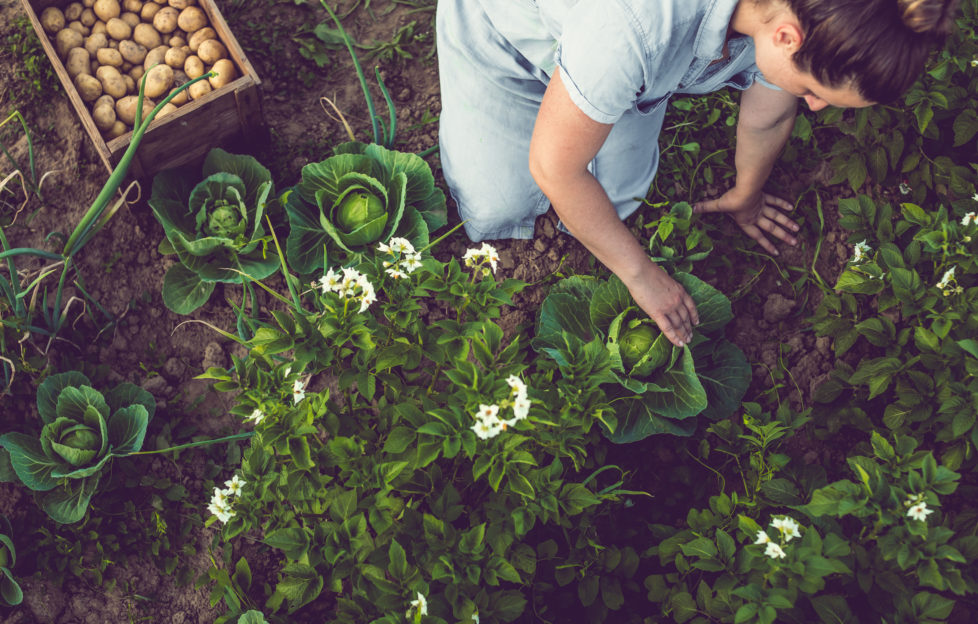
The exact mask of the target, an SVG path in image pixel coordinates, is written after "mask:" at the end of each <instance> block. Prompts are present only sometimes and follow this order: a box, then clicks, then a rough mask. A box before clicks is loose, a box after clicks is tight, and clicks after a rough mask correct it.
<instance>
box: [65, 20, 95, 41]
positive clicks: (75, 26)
mask: <svg viewBox="0 0 978 624" xmlns="http://www.w3.org/2000/svg"><path fill="white" fill-rule="evenodd" d="M68 28H70V29H71V30H74V31H75V32H77V33H81V35H82V37H87V36H88V35H89V34H90V33H91V32H92V29H91V28H89V27H88V26H86V25H84V24H82V23H81V22H71V23H70V24H68Z"/></svg>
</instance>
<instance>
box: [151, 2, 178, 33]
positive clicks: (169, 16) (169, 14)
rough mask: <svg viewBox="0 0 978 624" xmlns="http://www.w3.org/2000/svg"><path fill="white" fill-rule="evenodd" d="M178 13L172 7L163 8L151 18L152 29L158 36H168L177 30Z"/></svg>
mask: <svg viewBox="0 0 978 624" xmlns="http://www.w3.org/2000/svg"><path fill="white" fill-rule="evenodd" d="M179 16H180V12H179V11H177V10H176V9H174V8H173V7H163V8H162V9H160V10H159V11H157V12H156V15H154V16H153V28H155V29H156V30H158V31H160V34H163V35H168V34H170V33H171V32H173V31H174V30H176V29H177V17H179Z"/></svg>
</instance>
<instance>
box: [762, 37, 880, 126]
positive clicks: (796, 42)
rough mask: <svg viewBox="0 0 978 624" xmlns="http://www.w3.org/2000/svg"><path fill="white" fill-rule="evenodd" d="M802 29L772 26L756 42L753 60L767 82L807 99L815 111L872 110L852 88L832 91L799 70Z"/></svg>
mask: <svg viewBox="0 0 978 624" xmlns="http://www.w3.org/2000/svg"><path fill="white" fill-rule="evenodd" d="M802 38H803V36H802V34H801V29H800V28H799V27H798V26H797V24H796V23H792V22H791V21H787V20H786V21H781V22H770V26H769V27H768V28H766V29H764V30H763V31H762V32H758V33H757V34H756V35H755V36H753V39H754V59H755V61H756V62H757V67H758V69H760V70H761V72H762V73H763V74H764V78H765V79H766V80H767V81H768V82H770V83H771V84H773V85H776V86H778V87H780V88H782V89H784V90H785V91H787V92H788V93H791V94H792V95H797V96H798V97H800V98H804V99H805V102H807V103H808V107H809V108H810V109H812V110H813V111H817V110H822V109H823V108H825V107H826V106H838V107H840V108H863V107H865V106H872V105H873V102H869V101H867V100H866V99H864V98H863V96H861V95H860V94H859V92H858V91H857V90H856V89H855V88H854V87H851V86H848V85H847V86H844V87H833V86H829V85H826V84H822V83H821V82H819V81H818V80H817V79H816V78H815V76H813V75H812V74H810V73H809V72H807V71H802V70H801V69H799V68H798V67H797V66H796V65H795V63H794V61H792V60H791V57H792V55H793V54H794V53H795V51H796V50H797V49H798V47H799V46H800V45H801V41H802Z"/></svg>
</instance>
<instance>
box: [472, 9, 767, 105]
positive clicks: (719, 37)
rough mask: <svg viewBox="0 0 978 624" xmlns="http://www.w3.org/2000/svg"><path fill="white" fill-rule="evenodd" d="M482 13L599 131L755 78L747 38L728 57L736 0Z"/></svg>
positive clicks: (742, 86) (732, 42)
mask: <svg viewBox="0 0 978 624" xmlns="http://www.w3.org/2000/svg"><path fill="white" fill-rule="evenodd" d="M481 4H482V7H483V8H484V10H485V11H486V14H487V15H488V16H489V18H490V19H491V20H492V23H493V25H494V26H495V28H496V29H497V31H498V32H499V33H500V34H501V35H502V36H503V37H505V38H506V39H508V40H509V42H510V43H512V44H513V46H514V47H515V48H516V49H517V50H519V51H520V53H521V54H522V55H523V56H524V57H525V58H526V59H527V60H528V61H529V62H530V63H532V64H533V65H535V66H536V68H538V69H539V70H540V71H541V72H543V73H544V74H546V76H547V77H548V78H549V76H551V75H552V74H553V71H554V68H555V67H560V72H561V77H562V79H563V82H564V85H565V87H566V88H567V90H568V92H569V94H570V97H571V99H572V100H573V101H574V103H575V104H576V105H577V106H578V107H579V108H580V109H581V110H582V111H583V112H584V113H585V114H586V115H587V116H588V117H590V118H591V119H593V120H594V121H597V122H599V123H605V124H611V123H615V122H616V121H618V119H620V118H621V116H622V115H623V114H624V113H625V112H626V111H629V110H632V109H637V111H636V112H638V113H639V114H647V113H649V112H651V111H653V110H654V109H657V108H658V107H659V106H661V105H663V104H664V103H665V102H666V101H667V100H668V98H669V96H670V95H672V94H676V93H688V94H701V93H709V92H712V91H716V90H717V89H720V88H722V87H724V86H730V87H734V88H737V89H746V88H747V87H749V86H750V85H751V84H752V83H753V82H754V80H755V79H759V78H761V76H760V71H759V70H758V68H757V65H755V63H754V45H753V42H752V41H751V39H750V38H749V37H746V36H737V37H735V38H733V39H731V40H730V41H729V42H728V54H727V58H724V42H725V40H726V37H727V30H728V26H729V24H730V19H731V16H732V15H733V12H734V9H735V8H736V6H737V0H481ZM714 61H719V62H717V63H713V62H714ZM711 63H712V64H711ZM765 84H766V85H767V86H770V85H769V84H767V83H766V82H765Z"/></svg>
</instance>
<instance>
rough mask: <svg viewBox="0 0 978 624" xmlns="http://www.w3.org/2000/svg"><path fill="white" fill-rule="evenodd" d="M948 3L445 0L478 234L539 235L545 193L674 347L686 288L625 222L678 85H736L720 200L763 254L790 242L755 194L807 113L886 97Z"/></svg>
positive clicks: (451, 131) (449, 66) (682, 325)
mask: <svg viewBox="0 0 978 624" xmlns="http://www.w3.org/2000/svg"><path fill="white" fill-rule="evenodd" d="M957 3H958V0H739V1H738V0H439V2H438V18H437V32H438V58H439V71H440V75H441V90H442V114H441V120H440V143H441V159H442V166H443V169H444V173H445V178H446V180H447V182H448V185H449V188H450V190H451V192H452V195H453V196H454V198H455V200H456V202H457V204H458V206H459V213H460V215H461V217H462V218H463V219H465V220H466V224H465V226H466V231H467V233H468V235H469V237H470V238H472V240H474V241H479V240H483V239H499V238H531V237H532V236H533V225H534V221H535V219H536V217H537V216H538V215H540V214H543V213H544V212H546V211H547V209H548V208H549V206H551V205H552V206H553V207H554V210H555V211H556V213H557V215H558V216H559V217H560V219H561V222H562V224H563V226H564V227H566V229H567V230H568V231H569V232H570V233H571V234H572V235H574V236H575V237H576V238H577V239H578V240H579V241H580V242H581V243H583V244H584V245H585V246H586V247H587V248H588V249H589V250H590V251H591V252H592V253H593V254H594V255H595V256H596V257H597V258H598V259H599V260H600V261H601V262H602V263H604V264H605V265H606V266H607V267H608V268H609V269H610V270H611V271H613V272H614V273H615V274H616V275H617V276H618V277H620V278H621V279H622V281H623V282H624V283H625V285H626V286H627V287H628V289H629V291H630V292H631V294H632V296H633V297H634V299H635V301H636V303H637V304H638V305H639V306H640V307H641V308H642V309H643V310H644V311H645V312H646V313H648V314H649V316H651V317H652V318H653V319H654V320H655V322H656V323H657V324H658V326H659V328H660V329H661V330H662V332H663V333H664V334H666V336H667V337H668V338H669V340H671V341H672V342H673V343H674V344H676V345H680V346H682V345H683V344H684V343H685V342H686V341H688V340H690V339H691V338H692V328H693V326H694V325H695V324H696V323H697V322H698V319H697V315H696V309H695V306H694V304H693V301H692V299H691V298H690V297H689V295H688V294H687V293H686V292H685V291H684V290H683V288H682V287H681V286H680V285H679V284H678V283H676V282H675V281H674V280H673V279H672V278H670V277H669V276H668V275H667V274H666V273H665V271H663V270H662V269H661V268H659V267H658V266H656V265H655V264H654V263H652V262H651V261H650V260H649V258H648V255H647V254H646V252H645V250H644V249H642V247H641V245H640V244H639V243H638V241H637V240H636V239H635V238H634V237H633V236H632V235H631V233H630V232H629V231H628V229H627V228H626V227H625V226H624V225H623V224H622V222H621V219H623V218H625V217H627V216H628V215H630V214H631V213H632V212H634V211H635V210H636V209H637V207H638V205H639V203H640V201H639V200H640V199H641V198H642V197H644V196H645V195H646V193H647V191H648V188H649V185H650V183H651V181H652V178H653V176H654V175H655V171H656V166H657V163H658V147H657V145H656V142H657V139H658V135H659V131H660V129H661V127H662V120H663V117H664V115H665V106H666V103H667V101H668V99H669V97H670V96H671V95H672V94H675V93H683V94H701V93H709V92H711V91H714V90H717V89H720V88H722V87H724V86H733V87H735V88H737V89H742V90H744V94H743V96H742V99H741V114H740V117H739V120H738V125H737V146H736V155H735V165H736V171H737V177H736V183H735V185H734V187H733V188H732V189H730V190H729V191H727V192H726V193H725V194H724V195H723V196H721V197H720V198H719V199H715V200H710V201H707V202H701V203H699V204H697V205H696V206H694V210H695V211H696V212H727V213H730V214H731V215H732V216H733V217H734V219H735V220H736V221H737V223H738V224H739V225H740V226H741V228H743V229H744V231H745V232H746V233H747V234H748V235H749V236H751V237H752V238H753V239H754V240H756V241H757V242H758V243H759V244H760V245H761V246H762V247H763V248H764V249H765V250H767V251H768V252H770V253H772V254H777V250H776V249H775V247H774V245H773V244H772V243H771V241H770V240H769V239H768V238H767V236H773V237H774V238H777V239H780V240H782V241H785V242H787V243H789V244H792V245H794V244H795V243H796V240H795V237H794V236H793V234H792V233H793V232H796V231H797V230H798V225H797V224H796V223H795V222H794V221H792V220H791V219H789V218H788V217H787V216H786V215H785V214H784V213H783V212H782V211H785V210H791V208H792V206H791V204H789V203H788V202H786V201H784V200H782V199H779V198H776V197H773V196H771V195H768V194H766V193H764V192H763V191H762V188H763V186H764V183H765V182H766V180H767V178H768V176H769V174H770V172H771V169H772V167H773V165H774V162H775V160H776V158H777V155H778V153H779V152H780V151H781V148H782V147H783V146H784V144H785V142H786V141H787V139H788V136H789V135H790V133H791V129H792V127H793V125H794V117H795V110H796V105H797V100H798V98H803V99H804V100H805V101H806V103H807V104H808V106H809V107H810V108H811V109H812V110H820V109H822V108H824V107H826V106H841V107H863V106H870V105H872V104H873V103H876V102H883V101H887V100H891V99H893V98H895V97H897V96H898V95H900V94H901V93H902V92H903V91H905V90H906V89H907V88H909V86H910V85H911V84H912V83H913V82H914V80H915V79H916V77H917V76H918V75H919V73H920V72H921V71H922V69H923V64H924V61H925V60H926V57H927V55H928V52H929V51H930V49H931V48H932V47H933V46H934V45H935V44H937V43H939V42H940V41H941V40H942V37H943V36H944V35H945V34H946V32H947V30H948V29H949V27H950V24H951V21H952V19H953V14H954V12H955V10H956V8H957Z"/></svg>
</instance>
